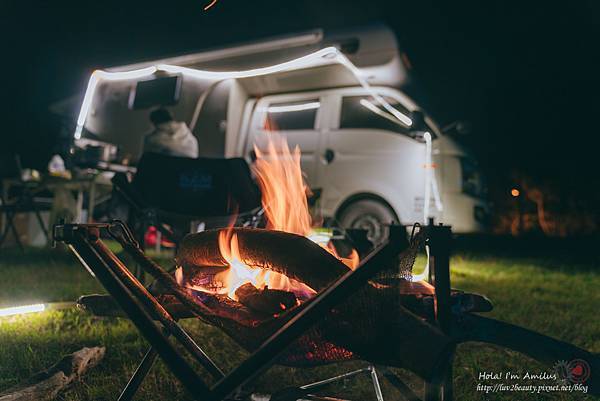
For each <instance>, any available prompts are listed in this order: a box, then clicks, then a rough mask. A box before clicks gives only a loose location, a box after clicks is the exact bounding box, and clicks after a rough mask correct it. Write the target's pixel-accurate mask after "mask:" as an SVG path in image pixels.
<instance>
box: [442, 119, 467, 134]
mask: <svg viewBox="0 0 600 401" xmlns="http://www.w3.org/2000/svg"><path fill="white" fill-rule="evenodd" d="M472 131H473V126H472V124H471V122H470V121H463V120H456V121H454V122H452V123H450V124H448V125H446V126H445V127H444V128H443V129H442V132H443V133H444V134H446V135H456V136H468V135H471V132H472Z"/></svg>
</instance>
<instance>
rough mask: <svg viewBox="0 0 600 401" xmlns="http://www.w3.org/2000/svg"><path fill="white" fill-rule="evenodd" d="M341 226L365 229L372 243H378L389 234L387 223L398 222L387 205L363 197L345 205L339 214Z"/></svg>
mask: <svg viewBox="0 0 600 401" xmlns="http://www.w3.org/2000/svg"><path fill="white" fill-rule="evenodd" d="M338 221H339V223H340V226H341V227H342V228H359V229H363V230H367V238H369V240H370V241H371V242H372V243H373V244H379V243H381V242H382V241H383V240H385V239H386V238H387V236H388V234H389V227H388V225H389V224H390V223H392V222H396V223H398V217H397V216H396V213H394V211H393V210H392V209H390V208H389V206H387V205H385V204H383V203H382V202H379V201H376V200H373V199H363V200H359V201H356V202H353V203H351V204H349V205H348V206H346V207H345V208H344V209H343V210H342V212H341V213H340V215H339V218H338Z"/></svg>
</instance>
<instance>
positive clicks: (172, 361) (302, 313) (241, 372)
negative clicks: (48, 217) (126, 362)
mask: <svg viewBox="0 0 600 401" xmlns="http://www.w3.org/2000/svg"><path fill="white" fill-rule="evenodd" d="M117 230H121V234H116V232H117ZM101 232H105V233H108V234H110V235H111V236H112V237H113V238H115V239H117V240H119V242H120V243H121V245H124V246H125V249H126V251H128V252H132V253H133V256H134V258H136V259H138V258H140V257H142V258H145V257H144V256H143V252H142V251H141V250H139V247H136V246H134V245H132V244H135V240H133V238H132V237H131V238H129V237H130V232H129V230H128V229H127V228H126V226H125V225H124V224H123V223H120V222H114V223H107V224H64V225H58V226H55V227H54V239H55V240H56V241H61V242H64V243H65V244H67V245H68V247H69V248H70V249H71V250H72V251H73V252H74V254H75V255H76V256H77V257H78V259H79V261H80V262H81V263H82V264H83V265H84V266H85V267H86V268H87V269H88V270H89V271H90V272H91V273H92V274H93V275H94V276H95V277H96V278H97V279H98V280H99V281H100V283H101V284H102V285H103V286H104V287H105V288H106V290H107V291H108V292H109V293H110V294H111V295H112V296H113V298H114V299H115V301H116V302H117V303H118V304H119V306H120V307H121V309H122V310H123V311H124V312H125V313H126V314H127V316H128V317H129V318H130V319H131V321H132V322H133V324H134V325H135V326H136V327H137V328H138V330H139V331H140V332H141V334H142V335H143V336H144V337H145V338H146V340H148V342H149V343H150V344H151V345H152V348H153V350H155V351H156V353H157V354H158V355H159V356H160V357H161V358H162V360H163V361H164V363H165V364H166V365H167V366H168V367H169V369H170V370H171V371H172V372H173V373H174V374H175V376H177V378H178V379H179V380H180V381H181V382H182V384H183V385H184V386H185V388H186V389H187V390H188V391H189V392H190V393H191V394H192V395H193V396H194V397H195V398H196V399H199V400H203V401H219V400H223V399H226V398H228V397H231V396H232V395H233V394H235V393H236V391H237V390H238V389H239V388H241V387H242V386H243V385H245V384H246V383H248V382H249V381H251V380H252V379H254V378H256V377H257V376H258V375H260V374H262V373H263V372H264V371H265V370H266V369H268V368H269V367H270V366H271V365H272V364H273V363H274V362H275V361H276V359H277V357H278V356H279V355H280V354H281V353H282V352H283V351H284V350H285V349H286V347H287V346H289V345H290V344H291V343H292V342H293V341H294V340H296V339H297V338H299V337H300V336H301V335H303V334H304V333H305V332H306V330H308V329H309V328H310V327H311V326H312V325H313V324H315V323H316V322H317V321H318V320H319V318H321V317H322V316H323V315H324V314H326V313H327V312H328V311H329V310H330V309H331V308H333V307H334V306H335V305H337V304H338V303H339V302H341V301H343V300H344V299H346V298H347V297H349V296H351V295H352V294H353V293H354V292H356V291H357V290H359V289H360V288H361V286H362V285H364V283H365V282H367V280H369V279H370V278H371V277H373V276H374V275H375V274H376V273H377V272H378V271H379V270H380V269H381V268H382V266H385V264H386V263H385V262H386V261H389V260H391V259H392V258H394V257H395V256H397V255H398V254H400V253H401V252H402V251H403V250H405V249H406V248H407V247H408V246H409V244H408V240H407V238H406V233H405V232H404V230H391V233H390V237H389V238H388V239H387V240H386V241H385V242H384V243H382V244H381V245H379V246H378V247H377V248H376V249H375V250H374V251H373V252H372V253H371V254H370V255H368V256H367V257H366V258H365V259H363V261H362V262H361V264H360V266H359V267H358V268H357V269H355V270H353V271H349V272H348V273H347V274H345V275H344V276H342V277H340V278H339V279H338V280H336V281H335V282H334V283H333V284H332V285H330V286H329V287H328V288H326V289H325V290H324V291H321V292H320V293H319V294H317V295H316V296H315V298H314V299H313V300H312V301H311V302H308V303H306V304H305V306H304V307H302V308H301V309H300V310H299V311H298V313H297V314H296V315H294V316H293V317H292V318H291V319H290V320H289V321H288V322H287V323H285V324H284V325H283V326H282V327H281V328H280V329H279V330H277V331H276V332H275V333H274V334H273V335H272V336H271V337H270V338H269V339H267V340H266V341H265V342H264V343H263V344H262V345H261V346H260V347H259V348H258V349H257V350H256V351H255V352H254V353H253V354H252V355H250V356H249V357H248V358H247V359H246V360H245V361H243V362H242V363H241V364H240V365H239V366H238V367H237V368H235V369H234V370H232V371H231V372H229V373H228V374H227V375H224V374H223V373H222V371H221V370H220V369H219V368H218V367H217V366H216V365H215V363H214V362H213V361H212V360H211V359H210V358H209V357H208V356H207V355H206V354H205V353H204V351H203V350H202V349H201V348H200V347H199V346H198V345H197V344H195V343H194V341H193V340H192V339H191V337H189V336H188V335H187V333H186V332H185V331H184V330H183V329H182V328H181V327H180V326H179V325H178V323H177V322H176V321H175V319H174V318H173V317H172V316H171V315H170V313H169V312H168V311H167V310H166V309H165V308H164V307H163V306H162V305H161V304H160V303H159V301H158V300H157V299H156V298H155V297H154V296H153V295H152V294H151V293H150V292H149V291H148V290H147V289H146V288H145V287H144V286H143V285H142V284H141V283H140V282H139V281H138V280H137V279H136V278H135V277H134V276H133V275H132V274H131V273H130V272H129V270H128V269H127V268H126V266H125V265H124V264H123V263H122V262H121V261H120V260H119V259H118V258H117V257H116V255H115V254H114V253H112V252H111V251H110V250H109V249H108V248H107V247H106V246H105V245H104V244H103V242H102V241H101V239H100V237H101ZM136 252H137V253H136ZM145 262H146V263H145V264H144V265H143V267H144V268H145V269H146V270H147V271H148V272H149V273H150V274H152V275H154V276H155V277H157V276H160V277H161V278H163V279H165V277H164V276H163V275H167V276H168V273H166V272H165V271H164V270H163V269H162V268H160V266H158V265H156V264H154V263H153V262H151V261H149V260H148V259H145ZM168 277H169V279H172V278H170V276H168ZM173 295H175V296H176V297H177V298H178V299H179V301H180V302H182V303H183V304H184V305H186V306H188V307H193V308H192V310H194V308H198V307H199V305H197V304H193V305H192V304H189V302H190V299H189V298H186V296H185V292H184V291H181V292H180V293H179V292H176V293H174V294H173ZM169 336H172V337H173V339H175V340H176V341H177V342H179V343H180V344H181V345H182V346H183V348H184V350H185V354H184V353H182V352H181V351H180V350H178V349H177V348H176V347H175V346H174V345H173V344H172V343H171V341H169V338H168V337H169ZM153 353H154V351H150V352H149V353H148V354H146V357H145V358H144V362H142V365H141V366H140V367H139V368H138V371H137V372H136V374H135V375H134V377H133V378H132V381H133V383H132V384H133V385H132V387H131V391H128V389H126V390H125V391H124V392H123V394H122V396H121V399H122V400H125V399H131V397H133V394H134V393H135V390H136V389H137V386H138V385H139V383H140V382H141V379H143V376H145V373H147V371H148V370H149V368H150V366H151V365H152V362H153V359H154V358H153V356H152V355H153ZM186 356H187V357H188V358H189V357H192V358H193V359H195V360H196V361H197V362H198V363H199V364H200V365H202V367H204V368H205V369H206V370H207V371H208V372H209V373H210V374H211V375H212V376H213V377H214V378H215V379H216V380H217V382H216V384H215V385H214V386H212V387H209V386H208V385H207V384H206V382H205V381H204V380H202V379H201V377H200V376H199V375H198V372H197V371H196V370H195V369H194V367H193V365H192V364H191V363H190V362H189V360H188V358H186ZM138 372H140V374H139V375H138ZM142 373H143V374H142ZM136 376H137V378H136ZM130 384H131V381H130ZM128 387H129V386H128Z"/></svg>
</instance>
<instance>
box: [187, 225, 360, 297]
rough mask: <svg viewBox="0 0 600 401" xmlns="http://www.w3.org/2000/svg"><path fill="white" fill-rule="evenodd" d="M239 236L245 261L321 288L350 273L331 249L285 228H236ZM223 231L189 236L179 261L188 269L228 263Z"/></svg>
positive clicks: (234, 230)
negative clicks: (222, 248)
mask: <svg viewBox="0 0 600 401" xmlns="http://www.w3.org/2000/svg"><path fill="white" fill-rule="evenodd" d="M232 230H233V234H234V235H237V238H238V245H239V253H240V257H241V262H243V263H245V264H246V265H248V266H253V267H257V268H261V269H268V270H272V271H275V272H278V273H281V274H284V275H286V276H287V277H289V278H291V279H294V280H297V281H299V282H302V283H305V284H306V285H308V286H310V287H311V288H313V289H314V290H315V291H320V290H321V289H323V288H324V287H326V286H327V285H329V284H330V283H332V282H333V281H334V280H336V279H337V278H339V277H340V276H342V275H343V274H345V273H347V272H348V268H347V267H346V266H345V265H344V264H342V263H340V261H339V260H338V259H336V258H335V257H334V256H333V255H331V254H330V253H329V252H327V251H326V250H324V249H323V248H321V247H320V246H319V245H317V244H315V243H313V242H312V241H310V240H307V239H306V238H305V237H302V236H300V235H296V234H290V233H286V232H283V231H269V230H261V229H248V228H237V227H236V228H232ZM219 234H220V230H209V231H203V232H200V233H196V234H190V235H188V236H186V237H185V238H184V239H183V241H182V242H181V244H180V247H179V251H178V253H177V257H176V261H177V263H178V264H179V265H180V266H182V267H183V268H184V271H185V270H189V269H192V270H193V269H198V268H203V267H206V266H212V267H224V266H227V265H228V263H227V261H226V260H225V258H224V257H223V256H222V255H221V252H220V250H219V247H218V246H216V244H218V243H219Z"/></svg>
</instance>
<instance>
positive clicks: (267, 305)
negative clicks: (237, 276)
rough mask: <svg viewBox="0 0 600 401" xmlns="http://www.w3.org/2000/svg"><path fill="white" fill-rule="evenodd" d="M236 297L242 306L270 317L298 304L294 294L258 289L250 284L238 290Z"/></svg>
mask: <svg viewBox="0 0 600 401" xmlns="http://www.w3.org/2000/svg"><path fill="white" fill-rule="evenodd" d="M235 295H236V296H237V297H238V299H239V301H240V303H241V304H242V305H245V306H246V307H248V308H250V309H252V310H255V311H257V312H261V313H265V314H268V315H278V314H279V313H281V312H283V311H286V310H288V309H290V308H292V307H294V306H296V304H297V303H298V301H297V299H296V296H295V295H294V293H292V292H288V291H283V290H272V289H270V288H266V287H265V288H263V289H258V288H256V287H255V286H253V285H252V284H250V283H247V284H244V285H243V286H241V287H240V288H238V289H237V290H236V291H235Z"/></svg>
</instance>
